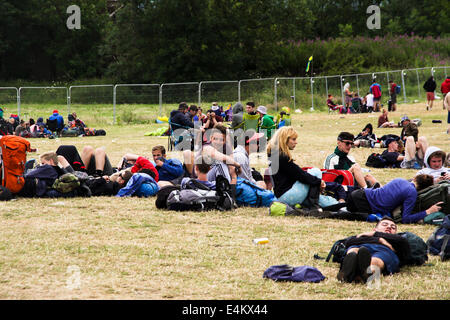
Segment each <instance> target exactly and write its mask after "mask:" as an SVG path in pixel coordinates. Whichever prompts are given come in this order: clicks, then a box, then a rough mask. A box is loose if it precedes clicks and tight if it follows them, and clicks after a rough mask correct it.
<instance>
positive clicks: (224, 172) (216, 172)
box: [206, 161, 231, 182]
mask: <svg viewBox="0 0 450 320" xmlns="http://www.w3.org/2000/svg"><path fill="white" fill-rule="evenodd" d="M206 176H207V179H208V181H211V182H212V181H216V178H217V176H224V177H225V178H226V179H227V180H228V182H231V175H230V170H229V169H228V165H227V164H225V163H223V162H219V161H216V162H214V163H213V164H212V165H211V169H210V170H209V171H208V174H207V175H206Z"/></svg>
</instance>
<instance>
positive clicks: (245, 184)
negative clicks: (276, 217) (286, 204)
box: [236, 177, 277, 207]
mask: <svg viewBox="0 0 450 320" xmlns="http://www.w3.org/2000/svg"><path fill="white" fill-rule="evenodd" d="M276 200H277V197H275V195H274V194H273V192H272V191H270V190H265V189H262V188H260V187H258V186H256V185H254V184H252V183H251V182H250V181H247V180H245V179H242V178H239V177H238V178H237V183H236V203H237V205H238V206H250V207H270V205H271V204H272V202H274V201H276Z"/></svg>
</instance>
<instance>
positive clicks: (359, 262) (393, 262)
mask: <svg viewBox="0 0 450 320" xmlns="http://www.w3.org/2000/svg"><path fill="white" fill-rule="evenodd" d="M345 246H346V248H347V252H346V255H345V257H344V260H343V261H342V263H341V267H340V270H339V273H338V274H337V279H338V280H339V281H341V282H347V283H352V282H356V283H366V282H367V280H368V279H369V277H370V276H371V275H373V274H380V273H381V274H384V275H390V274H394V273H396V272H399V271H400V267H401V266H402V265H404V264H406V262H407V259H408V257H409V256H410V254H411V249H410V246H409V243H408V240H407V239H406V238H404V237H402V236H400V235H397V225H396V224H395V222H394V220H392V219H391V218H389V217H387V216H384V217H383V218H381V220H380V221H378V223H377V224H376V226H375V228H374V229H373V230H372V231H370V232H365V233H361V234H359V235H357V236H354V237H351V238H350V239H348V240H347V241H346V243H345Z"/></svg>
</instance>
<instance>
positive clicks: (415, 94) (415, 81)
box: [403, 69, 423, 103]
mask: <svg viewBox="0 0 450 320" xmlns="http://www.w3.org/2000/svg"><path fill="white" fill-rule="evenodd" d="M403 79H404V83H405V85H404V86H405V95H406V102H409V103H412V102H419V99H420V94H421V91H423V89H422V90H421V85H420V82H419V75H418V71H417V70H416V69H405V70H403Z"/></svg>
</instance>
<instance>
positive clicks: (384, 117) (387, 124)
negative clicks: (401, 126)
mask: <svg viewBox="0 0 450 320" xmlns="http://www.w3.org/2000/svg"><path fill="white" fill-rule="evenodd" d="M388 116H389V114H388V111H387V110H386V109H385V108H382V109H381V114H380V116H379V117H378V128H397V127H398V126H397V124H395V123H394V122H393V121H389V118H388Z"/></svg>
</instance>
